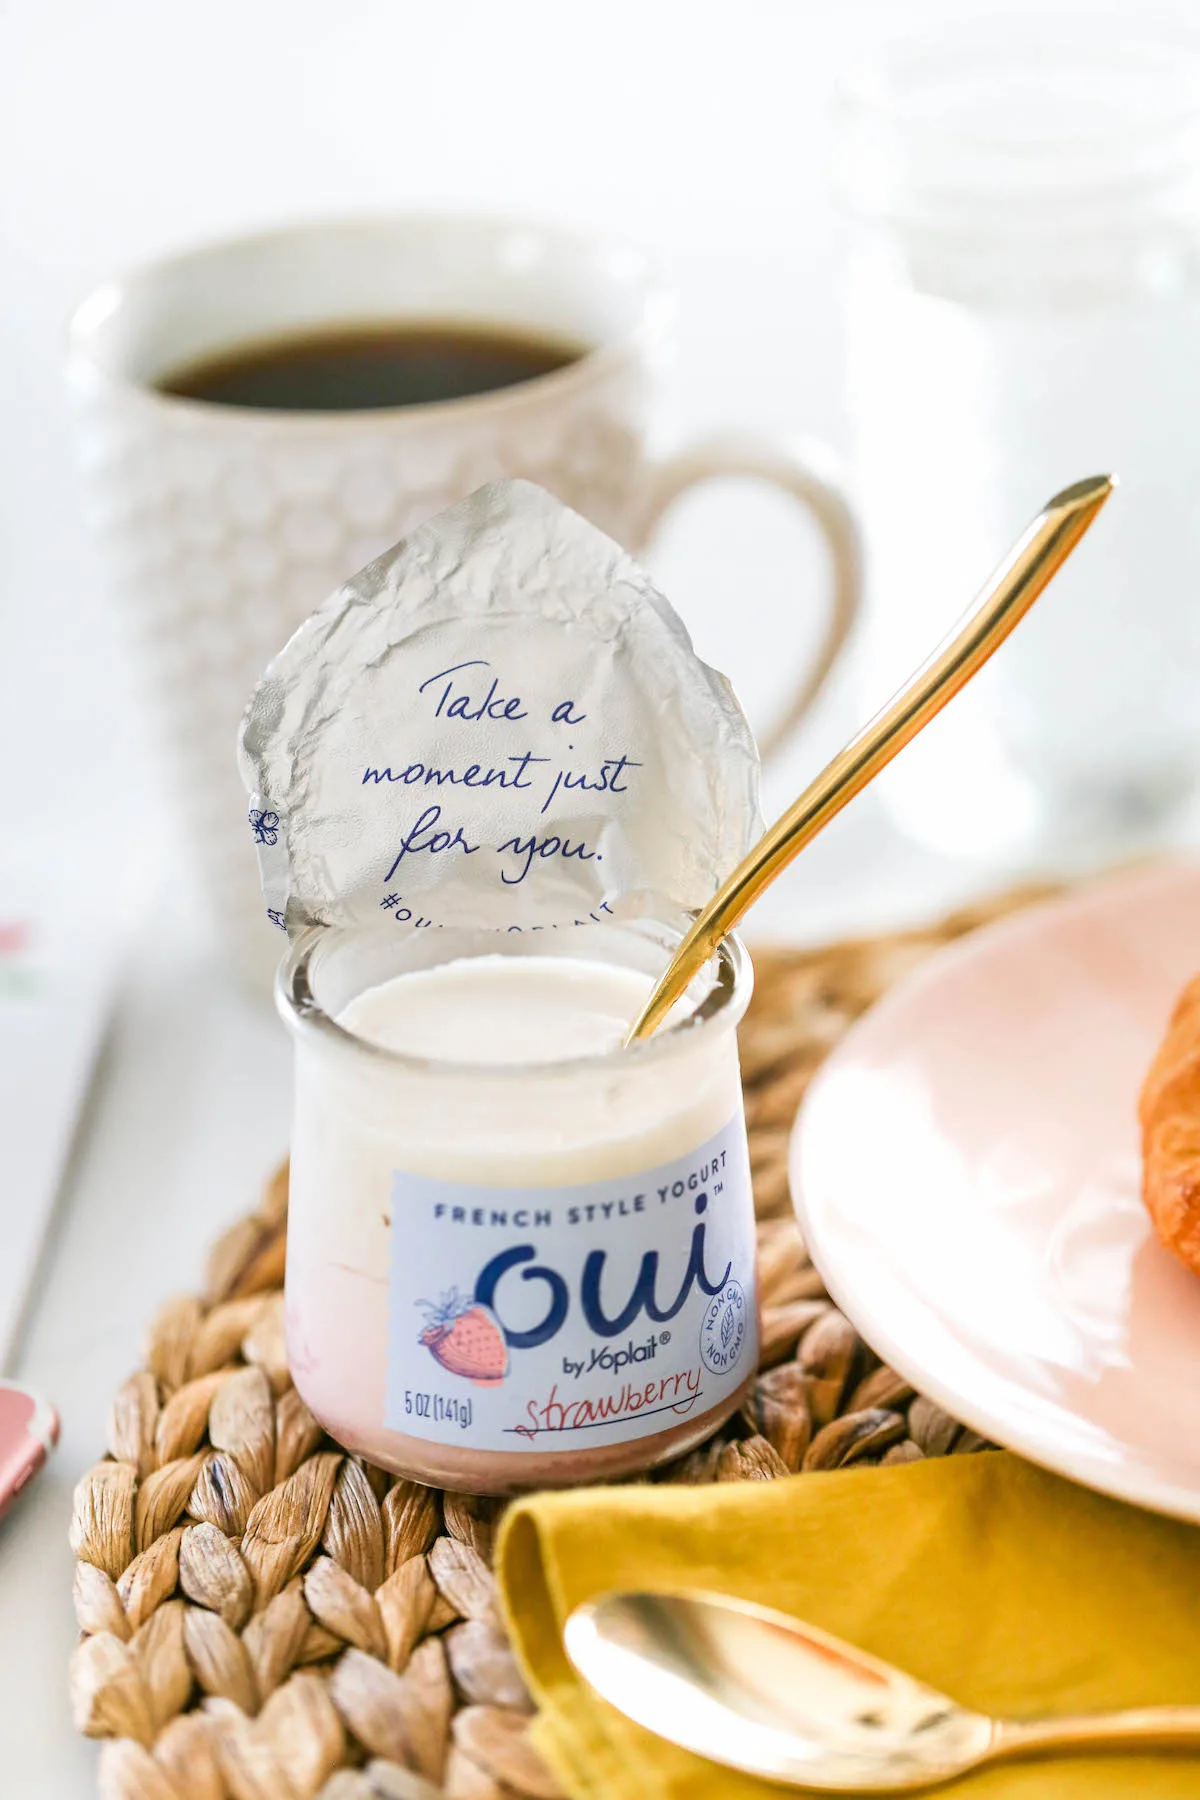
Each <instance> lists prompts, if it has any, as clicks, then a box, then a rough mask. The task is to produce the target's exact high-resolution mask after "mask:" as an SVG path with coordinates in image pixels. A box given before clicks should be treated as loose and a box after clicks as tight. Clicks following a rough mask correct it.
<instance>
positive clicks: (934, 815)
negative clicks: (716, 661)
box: [838, 13, 1200, 852]
mask: <svg viewBox="0 0 1200 1800" xmlns="http://www.w3.org/2000/svg"><path fill="white" fill-rule="evenodd" d="M838 177H839V186H840V191H841V196H842V199H843V201H844V203H845V206H846V208H847V210H848V213H849V215H850V221H851V234H850V243H849V260H848V268H847V295H846V330H847V354H848V392H849V403H850V411H851V423H852V430H853V435H854V444H855V461H856V465H857V486H858V493H859V498H860V500H861V502H862V507H863V513H864V520H865V529H866V538H867V548H868V559H869V560H868V571H869V589H870V598H869V606H868V626H867V629H866V632H865V634H864V657H863V682H864V690H865V691H864V693H863V696H862V699H863V703H864V706H866V707H867V708H868V709H871V708H873V707H875V706H876V705H878V704H879V703H880V702H881V701H882V700H884V699H885V698H886V697H887V695H888V694H889V693H890V692H891V691H893V690H894V689H895V688H896V686H897V685H898V684H899V682H900V681H901V680H902V679H903V678H904V677H905V676H906V675H907V674H908V672H909V670H910V669H911V668H912V667H913V666H914V664H915V663H916V661H917V660H918V659H919V658H920V657H921V656H922V655H923V654H924V653H925V651H926V650H927V649H928V648H929V646H930V644H931V643H933V642H935V641H936V640H937V638H938V636H939V634H940V633H941V632H943V631H944V630H945V629H947V628H948V627H949V625H950V624H951V623H952V622H953V620H954V619H955V618H956V617H957V615H958V614H959V613H960V612H961V611H962V610H963V608H964V607H965V606H966V604H967V602H968V601H969V599H970V597H971V595H972V594H973V593H974V592H975V591H976V590H977V589H978V588H979V586H980V585H981V583H982V582H983V580H984V578H985V577H986V576H987V574H988V573H989V572H990V570H991V569H992V567H993V566H994V565H995V564H996V562H997V561H998V560H999V558H1000V556H1001V555H1002V554H1003V553H1004V552H1005V551H1006V550H1007V548H1008V546H1009V545H1010V543H1011V542H1012V540H1013V539H1014V538H1015V536H1016V534H1017V532H1018V531H1019V530H1020V529H1021V528H1022V527H1023V526H1024V524H1025V523H1026V522H1027V520H1028V519H1029V518H1030V517H1031V516H1032V514H1033V513H1034V512H1035V511H1036V510H1037V508H1038V507H1039V506H1040V505H1041V504H1042V502H1043V501H1044V500H1045V499H1046V498H1048V496H1049V495H1050V494H1052V493H1053V492H1054V491H1055V490H1056V489H1058V488H1060V487H1062V486H1063V485H1065V484H1066V483H1067V482H1069V481H1072V480H1074V479H1076V478H1078V477H1080V476H1083V475H1090V474H1094V473H1097V472H1100V471H1102V470H1113V471H1115V472H1116V473H1117V474H1118V476H1119V477H1120V480H1121V489H1120V491H1119V492H1118V494H1117V495H1116V497H1115V499H1114V501H1113V504H1112V505H1111V506H1110V507H1109V508H1108V509H1107V511H1106V513H1105V516H1104V518H1103V519H1102V520H1101V521H1100V523H1099V524H1098V526H1097V528H1096V531H1095V533H1094V535H1093V536H1092V537H1091V538H1090V539H1089V541H1088V543H1087V544H1086V545H1084V546H1083V548H1082V549H1081V550H1080V552H1079V553H1078V555H1077V556H1076V557H1075V558H1073V559H1072V561H1071V563H1070V565H1069V566H1068V567H1067V568H1066V569H1065V570H1064V571H1063V573H1062V574H1061V575H1059V576H1058V577H1057V578H1056V580H1055V583H1054V585H1053V587H1052V588H1051V589H1050V590H1049V592H1048V593H1047V595H1046V597H1045V599H1043V600H1042V601H1040V602H1039V604H1038V607H1037V610H1036V611H1035V613H1034V614H1033V615H1032V616H1031V618H1030V619H1029V620H1028V621H1027V622H1026V623H1025V624H1023V625H1022V626H1021V629H1020V630H1019V631H1018V632H1017V633H1016V635H1015V637H1014V638H1013V639H1012V641H1011V643H1009V644H1006V645H1005V647H1004V649H1003V651H1002V652H1001V653H1000V655H999V656H997V657H996V659H995V662H994V663H993V664H992V665H991V666H990V667H989V668H988V669H987V670H986V671H985V672H984V673H983V674H982V675H981V676H980V677H979V679H978V680H977V681H976V682H974V683H973V684H972V686H971V689H970V690H969V691H968V692H967V693H966V694H964V695H963V696H962V697H961V698H960V699H958V700H956V701H955V703H954V705H953V706H952V707H950V708H948V709H947V711H946V713H945V715H944V716H943V717H942V718H941V719H939V720H938V721H936V723H935V724H934V725H933V726H931V727H930V729H929V730H928V731H927V732H926V733H925V734H923V736H922V738H921V739H920V740H918V741H917V742H916V743H914V744H913V745H912V747H911V748H910V749H909V750H908V751H906V752H905V754H904V756H902V757H900V758H899V759H898V760H897V762H896V764H895V765H894V768H893V769H891V770H889V771H888V773H887V776H886V777H884V778H882V779H881V782H880V793H881V796H882V797H883V798H884V800H885V802H886V803H887V804H888V806H889V808H890V810H891V811H892V812H893V814H894V816H895V817H896V818H897V820H898V822H899V823H900V824H901V825H902V826H903V827H904V828H905V829H907V830H908V831H909V832H910V833H911V834H912V835H914V836H916V837H917V838H919V839H921V840H923V841H925V842H927V843H930V844H933V845H935V846H937V847H938V848H941V849H949V850H954V851H979V852H989V851H993V850H997V849H1000V850H1007V849H1012V848H1021V849H1027V848H1038V847H1040V848H1041V849H1042V850H1046V849H1047V848H1048V847H1051V846H1055V845H1058V846H1062V847H1064V848H1067V849H1070V848H1071V847H1073V846H1080V847H1082V848H1083V849H1085V850H1086V849H1087V847H1088V846H1089V845H1094V846H1095V847H1096V848H1098V849H1107V848H1119V847H1121V846H1123V845H1125V844H1132V843H1135V842H1136V841H1138V839H1139V838H1143V837H1145V836H1146V835H1147V832H1148V831H1151V832H1152V831H1153V829H1154V828H1156V827H1157V826H1158V825H1159V824H1160V823H1162V822H1164V821H1166V820H1168V819H1169V818H1170V817H1171V815H1172V813H1173V812H1174V811H1175V809H1176V808H1177V806H1178V804H1179V802H1180V801H1181V800H1182V798H1183V797H1185V796H1186V795H1187V794H1188V793H1189V792H1190V791H1191V790H1192V788H1193V787H1194V785H1195V781H1196V775H1197V770H1198V768H1200V743H1198V740H1197V736H1196V730H1195V696H1196V692H1197V685H1198V682H1200V608H1197V606H1196V605H1195V600H1194V591H1195V588H1196V586H1197V584H1198V582H1200V509H1197V507H1196V505H1195V501H1194V495H1195V492H1196V489H1197V486H1198V484H1200V433H1198V432H1197V429H1196V420H1197V418H1198V417H1200V354H1198V349H1200V56H1198V53H1197V40H1196V39H1195V38H1189V37H1186V36H1179V37H1174V36H1171V35H1169V34H1168V35H1155V33H1154V28H1153V26H1149V27H1147V26H1143V25H1142V24H1141V23H1140V22H1133V21H1131V20H1130V18H1129V17H1128V16H1126V17H1124V18H1123V19H1122V18H1114V17H1111V16H1110V17H1107V18H1105V17H1097V16H1094V15H1088V16H1081V15H1079V14H1075V15H1072V16H1060V17H1054V16H1050V17H1047V16H1046V15H1044V14H1043V15H1040V16H1037V17H1034V16H1031V15H1027V16H1015V15H1013V14H1011V13H1010V14H1007V15H1006V16H1004V17H1003V18H998V19H992V20H974V21H971V20H962V21H958V22H957V23H947V22H942V23H939V25H938V26H937V27H936V35H934V34H933V33H931V34H929V35H928V36H926V37H924V38H921V39H918V40H915V41H910V42H907V43H902V44H899V45H896V46H895V47H894V48H892V49H891V50H889V51H887V52H885V53H884V54H883V55H882V56H881V57H880V58H879V59H878V60H877V61H875V62H874V63H872V64H870V65H868V66H865V67H863V68H861V69H859V70H858V71H856V72H855V73H853V74H852V75H851V76H850V77H849V78H848V80H847V81H846V82H845V83H844V86H843V90H842V94H841V99H840V115H839V132H838Z"/></svg>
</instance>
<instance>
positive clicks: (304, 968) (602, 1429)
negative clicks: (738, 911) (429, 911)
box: [278, 921, 758, 1494]
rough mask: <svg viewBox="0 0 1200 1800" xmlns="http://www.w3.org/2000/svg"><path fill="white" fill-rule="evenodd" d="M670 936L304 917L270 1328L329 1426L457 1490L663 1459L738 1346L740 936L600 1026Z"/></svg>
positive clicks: (738, 1371)
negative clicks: (673, 994) (291, 1107)
mask: <svg viewBox="0 0 1200 1800" xmlns="http://www.w3.org/2000/svg"><path fill="white" fill-rule="evenodd" d="M674 941H676V940H675V939H674V937H673V935H672V934H671V933H670V932H668V931H666V930H665V928H662V927H660V926H657V925H650V924H649V923H648V922H646V921H633V922H628V923H617V922H613V923H608V922H605V923H601V924H596V925H589V926H587V927H584V928H580V929H572V930H569V931H563V932H561V933H554V932H551V931H546V932H540V933H510V934H504V933H496V932H488V933H475V932H466V931H458V930H451V929H444V930H422V931H415V932H412V933H409V934H404V935H401V934H400V933H398V932H397V931H396V928H395V926H394V924H391V923H390V922H389V924H388V925H386V926H382V927H381V928H379V929H378V930H375V929H353V930H342V929H336V928H322V929H317V930H315V931H310V932H309V933H308V934H306V935H305V936H304V937H302V938H300V939H299V940H298V942H297V943H296V944H295V945H294V946H293V949H292V951H291V953H290V955H289V956H288V958H287V960H286V962H285V964H284V967H283V969H282V971H281V973H280V978H279V988H278V997H279V1004H280V1009H281V1011H282V1013H283V1016H284V1018H285V1020H286V1021H287V1022H288V1024H289V1026H290V1027H291V1030H292V1035H293V1038H294V1042H295V1051H296V1097H295V1125H294V1132H293V1140H292V1144H293V1147H292V1167H291V1201H290V1211H289V1223H288V1264H287V1336H288V1354H289V1360H290V1362H291V1367H292V1374H293V1378H294V1380H295V1383H296V1386H297V1388H298V1389H299V1391H300V1394H301V1395H302V1397H303V1399H304V1400H305V1402H306V1403H307V1404H308V1406H309V1407H310V1408H311V1409H312V1411H313V1413H314V1414H315V1415H316V1416H317V1418H318V1419H319V1420H320V1421H321V1422H322V1424H324V1425H325V1426H326V1428H327V1429H328V1430H329V1431H330V1432H331V1433H332V1434H333V1435H334V1436H335V1437H336V1438H337V1439H338V1440H339V1441H340V1442H341V1443H343V1444H345V1445H347V1446H348V1447H349V1448H350V1449H352V1450H355V1451H358V1452H361V1453H362V1454H363V1455H364V1456H366V1457H368V1458H369V1459H370V1460H371V1461H373V1462H376V1463H379V1464H381V1465H383V1466H384V1467H385V1468H389V1469H392V1470H395V1471H397V1472H399V1473H402V1474H405V1475H408V1476H411V1477H413V1478H415V1479H416V1480H418V1481H423V1482H429V1483H432V1484H436V1485H439V1486H445V1487H450V1488H454V1489H458V1490H461V1491H466V1492H471V1493H486V1494H505V1493H510V1492H513V1491H516V1490H519V1489H524V1488H531V1487H543V1486H557V1485H565V1484H568V1483H573V1482H578V1481H592V1480H607V1479H612V1478H615V1477H619V1476H623V1475H629V1474H631V1473H634V1472H635V1471H637V1470H640V1469H645V1468H650V1467H653V1466H655V1465H657V1464H659V1463H662V1462H665V1461H667V1460H669V1459H670V1458H673V1457H676V1456H680V1455H682V1454H683V1453H684V1452H686V1451H687V1450H689V1449H690V1448H692V1447H693V1446H694V1445H695V1444H697V1443H699V1442H701V1441H702V1440H703V1439H704V1438H705V1437H707V1436H708V1435H709V1434H710V1433H711V1432H712V1431H713V1430H715V1428H716V1427H717V1426H718V1425H719V1424H720V1423H721V1421H722V1420H723V1419H725V1418H727V1417H728V1416H729V1414H730V1413H732V1412H733V1411H734V1410H735V1409H736V1408H737V1406H738V1405H739V1404H740V1402H741V1401H742V1399H743V1397H744V1396H745V1394H746V1391H747V1389H748V1388H749V1386H750V1384H751V1382H752V1380H753V1377H754V1371H755V1366H756V1362H757V1335H758V1334H757V1319H756V1304H755V1293H754V1241H755V1240H754V1213H753V1202H752V1197H751V1189H750V1168H749V1158H748V1154H747V1149H746V1131H745V1120H744V1115H743V1107H742V1091H741V1082H740V1078H739V1070H738V1054H737V1038H736V1027H737V1025H738V1022H739V1020H740V1019H741V1017H742V1015H743V1013H744V1011H745V1009H746V1004H747V1002H748V1000H749V997H750V988H751V971H750V963H749V959H748V958H747V956H746V953H745V951H744V949H743V948H742V946H741V944H740V943H739V942H738V941H737V940H736V939H732V938H731V939H729V940H727V941H726V942H725V943H724V944H722V945H721V947H720V950H719V951H718V953H717V955H716V956H715V957H714V958H713V960H712V963H711V964H710V965H709V968H708V969H707V971H706V972H705V974H704V975H703V976H702V977H701V978H700V979H699V981H698V982H697V983H696V984H695V985H694V989H693V991H692V992H691V993H690V994H689V996H688V998H687V1000H686V1001H685V1002H683V1003H681V1008H680V1009H679V1010H680V1015H681V1016H679V1017H678V1018H675V1017H673V1018H672V1019H671V1020H670V1021H669V1022H668V1023H667V1025H665V1026H664V1027H663V1028H662V1029H661V1030H660V1031H659V1032H658V1033H657V1034H656V1035H655V1036H654V1037H652V1038H650V1039H649V1040H647V1041H645V1042H642V1043H638V1044H636V1045H634V1046H631V1047H630V1048H628V1049H626V1048H624V1047H623V1037H624V1034H625V1031H626V1029H627V1028H628V1025H629V1024H630V1023H631V1022H632V1020H633V1018H634V1017H635V1016H636V1014H637V1012H638V1010H639V1008H640V1005H641V1003H642V1001H643V1000H645V998H647V996H648V995H649V992H650V988H651V986H652V983H653V980H654V978H655V977H656V975H657V974H658V973H659V972H661V970H662V968H663V967H664V966H665V963H666V960H667V958H668V956H669V953H670V950H671V948H672V945H673V943H674Z"/></svg>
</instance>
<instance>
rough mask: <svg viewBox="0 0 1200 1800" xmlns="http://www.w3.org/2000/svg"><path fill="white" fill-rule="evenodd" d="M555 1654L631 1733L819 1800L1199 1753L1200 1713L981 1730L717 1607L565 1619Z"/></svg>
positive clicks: (606, 1602) (618, 1606) (921, 1691)
mask: <svg viewBox="0 0 1200 1800" xmlns="http://www.w3.org/2000/svg"><path fill="white" fill-rule="evenodd" d="M563 1641H564V1643H565V1646H566V1651H567V1655H568V1656H569V1658H570V1659H571V1662H572V1663H573V1664H574V1665H575V1668H576V1669H577V1670H578V1671H579V1673H580V1674H581V1675H582V1676H583V1678H584V1680H585V1681H587V1683H588V1684H589V1686H591V1687H593V1688H594V1689H595V1690H596V1692H597V1693H598V1694H600V1695H601V1696H602V1697H603V1698H604V1699H605V1700H607V1701H609V1702H610V1704H611V1705H613V1706H615V1707H616V1708H617V1709H618V1711H620V1712H623V1713H624V1714H625V1715H626V1717H627V1718H630V1719H632V1720H633V1721H634V1722H635V1723H636V1724H638V1725H644V1726H645V1727H646V1729H647V1730H648V1731H653V1732H655V1733H657V1735H658V1736H659V1737H662V1738H666V1739H667V1740H668V1742H669V1743H672V1744H678V1745H679V1746H680V1747H681V1748H682V1749H684V1750H691V1751H694V1752H695V1754H696V1755H698V1756H705V1757H707V1758H708V1759H709V1761H710V1762H715V1763H721V1764H723V1765H724V1766H725V1767H726V1768H731V1769H742V1770H745V1771H746V1773H747V1774H750V1775H759V1776H762V1777H763V1778H764V1779H765V1780H767V1781H777V1782H784V1783H786V1784H787V1785H789V1786H792V1787H800V1788H810V1789H815V1790H817V1791H818V1792H821V1793H845V1792H846V1791H847V1790H851V1791H853V1792H855V1793H874V1794H898V1793H907V1792H911V1791H912V1790H913V1789H914V1788H924V1787H932V1786H934V1785H935V1784H936V1783H938V1782H942V1781H950V1780H952V1779H953V1778H954V1777H955V1776H957V1775H963V1774H965V1773H966V1772H967V1770H969V1769H975V1768H978V1767H979V1766H980V1765H981V1764H983V1763H989V1762H994V1761H997V1760H999V1759H1000V1758H1006V1757H1014V1756H1046V1755H1053V1754H1055V1753H1059V1754H1061V1753H1063V1752H1066V1753H1070V1752H1075V1753H1076V1754H1079V1753H1082V1752H1085V1751H1095V1750H1103V1751H1119V1750H1126V1751H1137V1750H1149V1749H1159V1750H1163V1749H1176V1750H1182V1749H1185V1748H1187V1747H1189V1746H1190V1747H1191V1748H1192V1749H1193V1750H1196V1749H1200V1706H1148V1707H1139V1708H1137V1709H1135V1710H1132V1711H1129V1712H1113V1713H1094V1714H1091V1715H1090V1716H1089V1715H1083V1716H1078V1717H1071V1718H1061V1719H993V1718H990V1717H989V1716H988V1715H987V1714H986V1713H980V1712H973V1711H971V1710H970V1709H969V1708H967V1707H965V1706H959V1705H958V1704H957V1703H956V1702H955V1701H953V1700H950V1699H948V1698H947V1696H946V1695H945V1694H939V1693H938V1691H937V1689H936V1688H931V1687H926V1685H925V1683H924V1682H922V1681H917V1680H915V1679H914V1677H913V1676H911V1675H906V1674H904V1673H903V1672H902V1671H901V1670H900V1669H896V1668H893V1667H892V1665H891V1664H890V1663H886V1662H882V1661H881V1660H880V1659H879V1658H878V1657H876V1656H868V1655H867V1653H866V1651H865V1650H858V1649H856V1648H855V1647H854V1645H852V1644H846V1643H843V1642H842V1641H841V1639H840V1638H835V1637H831V1636H830V1635H829V1633H828V1632H824V1631H818V1630H817V1628H816V1627H815V1626H812V1625H806V1624H804V1623H803V1622H802V1621H801V1620H800V1619H793V1618H789V1617H788V1616H787V1615H786V1614H784V1613H779V1612H773V1611H771V1610H770V1609H769V1608H767V1607H764V1606H753V1605H751V1604H750V1603H749V1602H747V1601H742V1600H734V1599H731V1598H728V1597H726V1596H723V1595H720V1594H705V1593H698V1592H688V1591H685V1592H674V1593H672V1592H667V1593H615V1594H606V1595H604V1596H602V1597H601V1598H600V1599H598V1600H593V1601H590V1602H589V1603H588V1604H587V1605H585V1606H580V1607H577V1608H576V1609H575V1611H574V1612H573V1613H572V1614H571V1616H570V1618H569V1619H568V1620H567V1624H566V1629H565V1632H564V1634H563Z"/></svg>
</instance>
